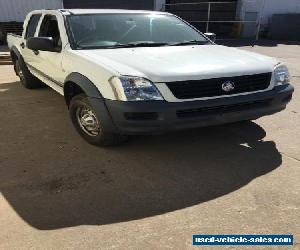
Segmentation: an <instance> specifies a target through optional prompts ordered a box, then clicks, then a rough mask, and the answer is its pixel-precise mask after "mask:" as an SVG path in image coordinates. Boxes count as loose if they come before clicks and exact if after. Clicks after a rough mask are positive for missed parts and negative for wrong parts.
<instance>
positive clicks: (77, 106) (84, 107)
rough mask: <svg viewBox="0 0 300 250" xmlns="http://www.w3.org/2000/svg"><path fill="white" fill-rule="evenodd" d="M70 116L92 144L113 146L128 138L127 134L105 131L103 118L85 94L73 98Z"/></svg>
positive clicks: (77, 128)
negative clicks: (97, 113) (98, 114)
mask: <svg viewBox="0 0 300 250" xmlns="http://www.w3.org/2000/svg"><path fill="white" fill-rule="evenodd" d="M70 116H71V120H72V123H73V125H74V126H75V128H76V130H77V131H78V133H79V134H80V135H81V136H82V137H83V138H84V139H85V140H86V141H87V142H89V143H90V144H93V145H98V146H111V145H118V144H121V143H122V142H125V141H126V140H127V139H128V137H127V136H125V135H120V134H116V133H110V132H107V131H105V129H104V128H103V126H102V124H101V118H100V117H98V116H97V115H96V112H95V111H94V109H93V107H92V106H91V105H90V103H89V102H88V99H87V96H86V95H84V94H79V95H77V96H75V97H73V98H72V100H71V103H70Z"/></svg>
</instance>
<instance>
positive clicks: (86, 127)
mask: <svg viewBox="0 0 300 250" xmlns="http://www.w3.org/2000/svg"><path fill="white" fill-rule="evenodd" d="M76 118H77V122H78V124H79V126H80V127H81V129H82V130H83V131H84V132H85V133H86V134H88V135H89V136H97V135H99V133H100V125H99V121H98V119H97V117H96V115H95V113H94V112H93V110H91V109H90V108H89V107H87V106H81V107H78V108H77V110H76Z"/></svg>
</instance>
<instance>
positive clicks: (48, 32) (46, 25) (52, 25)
mask: <svg viewBox="0 0 300 250" xmlns="http://www.w3.org/2000/svg"><path fill="white" fill-rule="evenodd" d="M39 37H52V38H53V41H54V44H55V45H56V46H61V39H60V33H59V28H58V22H57V19H56V17H55V16H52V15H46V16H45V17H44V19H43V22H42V24H41V27H40V31H39Z"/></svg>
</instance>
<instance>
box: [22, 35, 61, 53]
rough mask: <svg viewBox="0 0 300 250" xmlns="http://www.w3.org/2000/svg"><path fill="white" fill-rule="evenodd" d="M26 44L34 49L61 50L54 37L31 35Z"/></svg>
mask: <svg viewBox="0 0 300 250" xmlns="http://www.w3.org/2000/svg"><path fill="white" fill-rule="evenodd" d="M26 46H27V48H28V49H31V50H34V51H38V50H41V51H50V52H60V51H61V48H59V47H57V46H56V45H55V43H54V41H53V38H52V37H31V38H29V39H28V40H27V42H26Z"/></svg>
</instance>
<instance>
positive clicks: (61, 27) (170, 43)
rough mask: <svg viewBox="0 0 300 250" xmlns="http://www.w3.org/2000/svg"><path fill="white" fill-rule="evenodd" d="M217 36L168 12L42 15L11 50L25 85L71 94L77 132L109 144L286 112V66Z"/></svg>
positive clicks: (11, 39)
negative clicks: (221, 43) (130, 137)
mask: <svg viewBox="0 0 300 250" xmlns="http://www.w3.org/2000/svg"><path fill="white" fill-rule="evenodd" d="M209 37H210V38H211V39H212V40H211V39H209ZM212 37H213V34H206V35H204V34H202V33H201V32H200V31H198V30H197V29H195V28H194V27H193V26H191V25H189V24H188V23H187V22H185V21H183V20H182V19H180V18H179V17H176V16H174V15H172V14H169V13H164V12H151V11H130V10H97V9H95V10H80V9H74V10H37V11H33V12H31V13H29V14H28V16H27V17H26V20H25V22H24V32H23V35H22V37H18V36H16V35H13V34H9V35H8V45H9V48H10V51H11V56H12V59H13V62H14V66H15V71H16V73H17V75H18V76H19V77H20V80H21V83H22V84H23V85H24V86H25V87H26V88H30V89H31V88H37V87H39V86H41V85H42V83H44V84H46V85H48V86H50V87H51V88H53V89H54V90H56V91H57V92H59V93H60V94H62V95H64V98H65V100H66V104H67V106H68V108H69V111H70V116H71V119H72V122H73V124H74V126H75V127H76V129H77V131H78V132H79V134H80V135H81V136H82V137H83V138H84V139H86V140H87V141H88V142H89V143H92V144H96V145H101V146H105V145H112V144H117V143H120V142H122V141H124V140H126V138H127V137H128V135H133V134H153V133H163V132H168V131H172V130H179V129H187V128H195V127H201V126H208V125H216V124H224V123H230V122H237V121H243V120H254V119H257V118H259V117H261V116H264V115H270V114H274V113H276V112H279V111H281V110H283V109H285V107H286V105H287V103H288V102H289V101H290V100H291V98H292V94H293V91H294V89H293V87H292V85H290V80H289V72H288V69H287V67H286V66H285V65H283V64H281V63H280V62H279V61H278V60H276V59H274V58H270V57H266V56H262V55H259V54H255V53H250V52H246V51H242V50H238V49H234V48H228V47H224V46H219V45H216V44H215V43H214V41H213V40H214V39H213V38H212Z"/></svg>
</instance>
